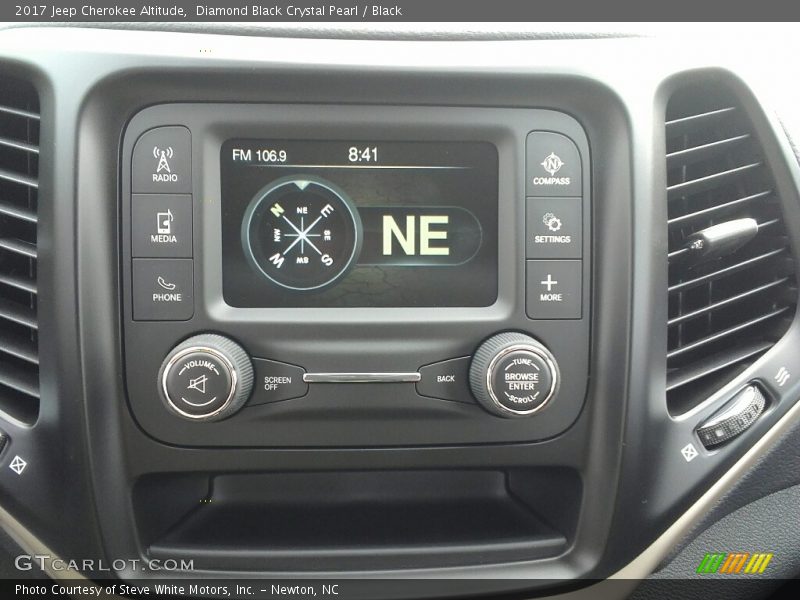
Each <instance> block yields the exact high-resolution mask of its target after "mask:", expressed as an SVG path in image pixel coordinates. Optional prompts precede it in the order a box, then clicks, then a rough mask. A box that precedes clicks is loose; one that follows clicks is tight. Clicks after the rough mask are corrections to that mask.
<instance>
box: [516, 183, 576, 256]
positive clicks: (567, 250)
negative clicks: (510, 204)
mask: <svg viewBox="0 0 800 600" xmlns="http://www.w3.org/2000/svg"><path fill="white" fill-rule="evenodd" d="M582 202H583V201H582V200H581V199H580V198H528V200H527V204H526V207H525V210H526V217H525V220H526V234H525V239H526V241H525V252H526V255H527V257H528V258H581V249H582V246H583V243H582V242H583V239H582V231H583V224H582V219H583V210H582Z"/></svg>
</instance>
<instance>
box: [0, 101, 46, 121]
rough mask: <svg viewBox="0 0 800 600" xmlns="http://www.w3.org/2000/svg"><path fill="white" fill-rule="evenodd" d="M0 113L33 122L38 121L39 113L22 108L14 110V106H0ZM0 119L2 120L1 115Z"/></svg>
mask: <svg viewBox="0 0 800 600" xmlns="http://www.w3.org/2000/svg"><path fill="white" fill-rule="evenodd" d="M0 113H3V114H6V115H12V116H14V117H22V118H23V119H33V120H34V121H38V120H39V113H35V112H32V111H30V110H26V109H23V108H16V107H14V106H6V105H4V104H0ZM0 118H2V115H0Z"/></svg>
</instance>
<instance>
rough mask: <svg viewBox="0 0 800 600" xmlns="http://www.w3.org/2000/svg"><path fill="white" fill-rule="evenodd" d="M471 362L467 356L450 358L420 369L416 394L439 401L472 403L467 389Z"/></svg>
mask: <svg viewBox="0 0 800 600" xmlns="http://www.w3.org/2000/svg"><path fill="white" fill-rule="evenodd" d="M471 360H472V359H471V358H470V357H469V356H465V357H462V358H451V359H450V360H444V361H442V362H437V363H433V364H431V365H427V366H424V367H422V368H420V370H419V374H420V380H419V381H418V382H417V393H418V394H419V395H420V396H428V397H429V398H439V399H440V400H453V401H454V402H474V399H473V397H472V394H471V393H470V389H469V365H470V361H471Z"/></svg>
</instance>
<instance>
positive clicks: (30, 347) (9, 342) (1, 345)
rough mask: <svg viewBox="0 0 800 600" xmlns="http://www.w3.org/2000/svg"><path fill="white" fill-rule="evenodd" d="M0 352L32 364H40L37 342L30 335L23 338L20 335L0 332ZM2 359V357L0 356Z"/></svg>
mask: <svg viewBox="0 0 800 600" xmlns="http://www.w3.org/2000/svg"><path fill="white" fill-rule="evenodd" d="M0 354H8V355H9V356H13V357H14V358H18V359H20V360H24V361H25V362H28V363H30V364H32V365H38V364H39V353H38V349H37V347H36V342H35V341H33V339H32V338H31V337H30V336H29V337H24V338H23V337H22V336H19V335H13V334H11V333H9V332H3V333H2V334H0ZM0 360H2V359H1V358H0Z"/></svg>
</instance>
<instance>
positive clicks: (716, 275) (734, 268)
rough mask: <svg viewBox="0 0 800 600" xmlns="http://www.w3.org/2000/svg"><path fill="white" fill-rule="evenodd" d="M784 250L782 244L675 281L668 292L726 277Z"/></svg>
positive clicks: (766, 260)
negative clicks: (718, 267) (731, 263)
mask: <svg viewBox="0 0 800 600" xmlns="http://www.w3.org/2000/svg"><path fill="white" fill-rule="evenodd" d="M785 252H786V247H785V246H782V247H780V248H776V249H775V250H770V251H769V252H764V253H763V254H759V255H758V256H754V257H752V258H749V259H747V260H743V261H742V262H740V263H736V264H735V265H731V266H729V267H725V268H724V269H718V270H716V271H713V272H711V273H707V274H705V275H701V276H699V277H695V278H693V279H689V280H688V281H682V282H680V283H676V284H675V285H671V286H669V288H668V290H667V291H668V292H669V293H670V294H676V293H678V292H684V291H686V290H688V289H690V288H693V287H697V286H699V285H703V284H704V283H708V282H709V281H714V280H716V279H721V278H723V277H727V276H728V275H733V274H734V273H738V272H739V271H743V270H744V269H749V268H750V267H754V266H756V265H759V264H763V263H766V262H768V261H769V260H770V259H772V258H774V257H776V256H778V255H780V254H784V253H785Z"/></svg>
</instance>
